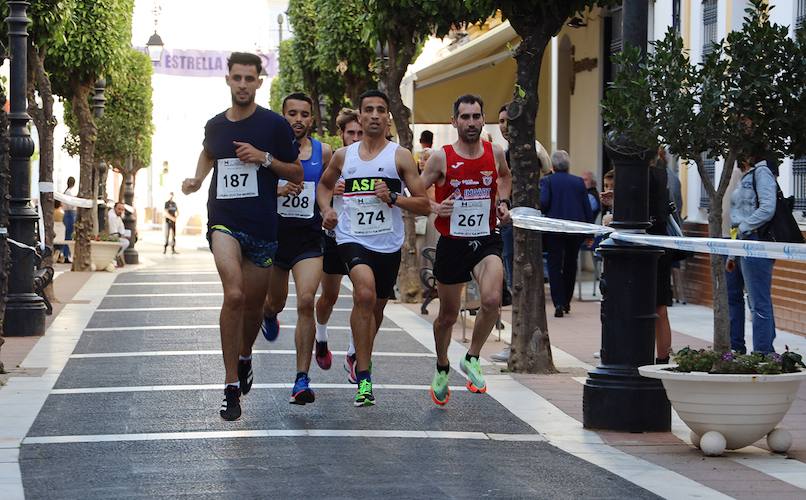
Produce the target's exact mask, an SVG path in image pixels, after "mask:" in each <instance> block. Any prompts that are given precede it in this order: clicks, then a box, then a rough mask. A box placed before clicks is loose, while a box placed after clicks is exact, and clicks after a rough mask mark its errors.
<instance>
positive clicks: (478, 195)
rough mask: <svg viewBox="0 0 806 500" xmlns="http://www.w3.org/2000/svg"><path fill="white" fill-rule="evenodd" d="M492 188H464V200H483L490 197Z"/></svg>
mask: <svg viewBox="0 0 806 500" xmlns="http://www.w3.org/2000/svg"><path fill="white" fill-rule="evenodd" d="M491 192H492V188H474V189H465V199H466V200H485V199H488V198H489V197H490V194H491Z"/></svg>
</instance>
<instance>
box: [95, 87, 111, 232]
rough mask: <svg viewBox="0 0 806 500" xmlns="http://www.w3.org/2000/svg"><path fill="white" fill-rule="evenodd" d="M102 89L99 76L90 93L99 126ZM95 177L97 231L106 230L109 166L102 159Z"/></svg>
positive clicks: (102, 99)
mask: <svg viewBox="0 0 806 500" xmlns="http://www.w3.org/2000/svg"><path fill="white" fill-rule="evenodd" d="M104 89H106V80H104V79H103V78H99V79H98V80H96V81H95V92H94V93H93V94H92V114H93V116H94V117H95V119H96V125H99V126H100V123H99V122H98V121H97V120H98V119H99V118H101V117H102V116H104V106H105V105H106V97H105V96H104ZM96 174H97V175H96V177H95V179H96V180H97V188H96V189H97V191H98V196H96V197H95V199H100V200H101V201H100V202H99V203H98V231H97V232H98V233H101V232H104V231H105V230H106V209H107V206H106V179H107V177H108V175H109V168H108V166H107V165H106V162H105V161H103V159H99V160H98V165H96Z"/></svg>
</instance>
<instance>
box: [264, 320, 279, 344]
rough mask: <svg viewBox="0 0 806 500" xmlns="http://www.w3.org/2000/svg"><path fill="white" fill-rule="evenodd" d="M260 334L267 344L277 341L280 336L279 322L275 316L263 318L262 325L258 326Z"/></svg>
mask: <svg viewBox="0 0 806 500" xmlns="http://www.w3.org/2000/svg"><path fill="white" fill-rule="evenodd" d="M260 333H262V334H263V336H264V337H266V340H268V341H269V342H274V341H275V340H277V336H278V335H279V334H280V322H279V321H278V320H277V316H263V323H261V324H260Z"/></svg>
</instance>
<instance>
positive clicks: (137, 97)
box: [95, 48, 154, 170]
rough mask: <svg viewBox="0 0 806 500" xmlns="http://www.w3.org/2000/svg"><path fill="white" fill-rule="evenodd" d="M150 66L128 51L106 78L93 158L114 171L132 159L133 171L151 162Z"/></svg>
mask: <svg viewBox="0 0 806 500" xmlns="http://www.w3.org/2000/svg"><path fill="white" fill-rule="evenodd" d="M151 74H152V65H151V59H149V57H148V55H147V54H145V53H143V52H140V51H138V50H135V49H133V48H129V49H128V50H127V51H126V52H125V53H124V56H123V60H122V62H121V64H119V65H116V67H115V69H114V70H113V71H112V72H111V73H110V74H109V77H108V78H107V92H106V107H105V110H104V116H103V117H102V118H101V119H100V120H99V124H98V142H97V143H96V146H95V155H96V157H97V158H98V159H100V160H103V161H105V162H106V163H107V164H109V165H110V166H111V167H113V168H114V169H116V170H120V169H122V168H123V166H124V165H125V163H126V160H127V159H128V158H129V157H131V159H132V161H133V163H134V165H135V168H142V167H143V166H145V165H147V164H148V163H149V162H150V161H151V136H152V135H153V133H154V124H153V123H152V121H151V112H152V108H153V104H152V99H151Z"/></svg>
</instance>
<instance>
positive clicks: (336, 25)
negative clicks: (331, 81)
mask: <svg viewBox="0 0 806 500" xmlns="http://www.w3.org/2000/svg"><path fill="white" fill-rule="evenodd" d="M363 12H364V3H363V1H362V0H319V1H318V2H317V18H316V42H317V45H316V48H317V53H316V64H317V66H318V67H319V68H320V70H321V71H333V70H334V69H335V70H336V72H337V73H338V74H340V75H342V77H343V80H344V84H345V90H346V93H347V97H348V98H349V100H350V102H351V103H352V105H353V106H354V107H355V106H357V102H356V101H357V99H358V96H359V95H361V93H362V92H363V91H365V90H367V89H368V88H370V86H374V84H375V82H376V80H377V74H376V72H375V71H374V70H373V68H371V66H372V64H373V63H374V62H375V49H374V39H372V40H367V39H365V38H364V37H363V29H364V25H363V23H362V14H363Z"/></svg>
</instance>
